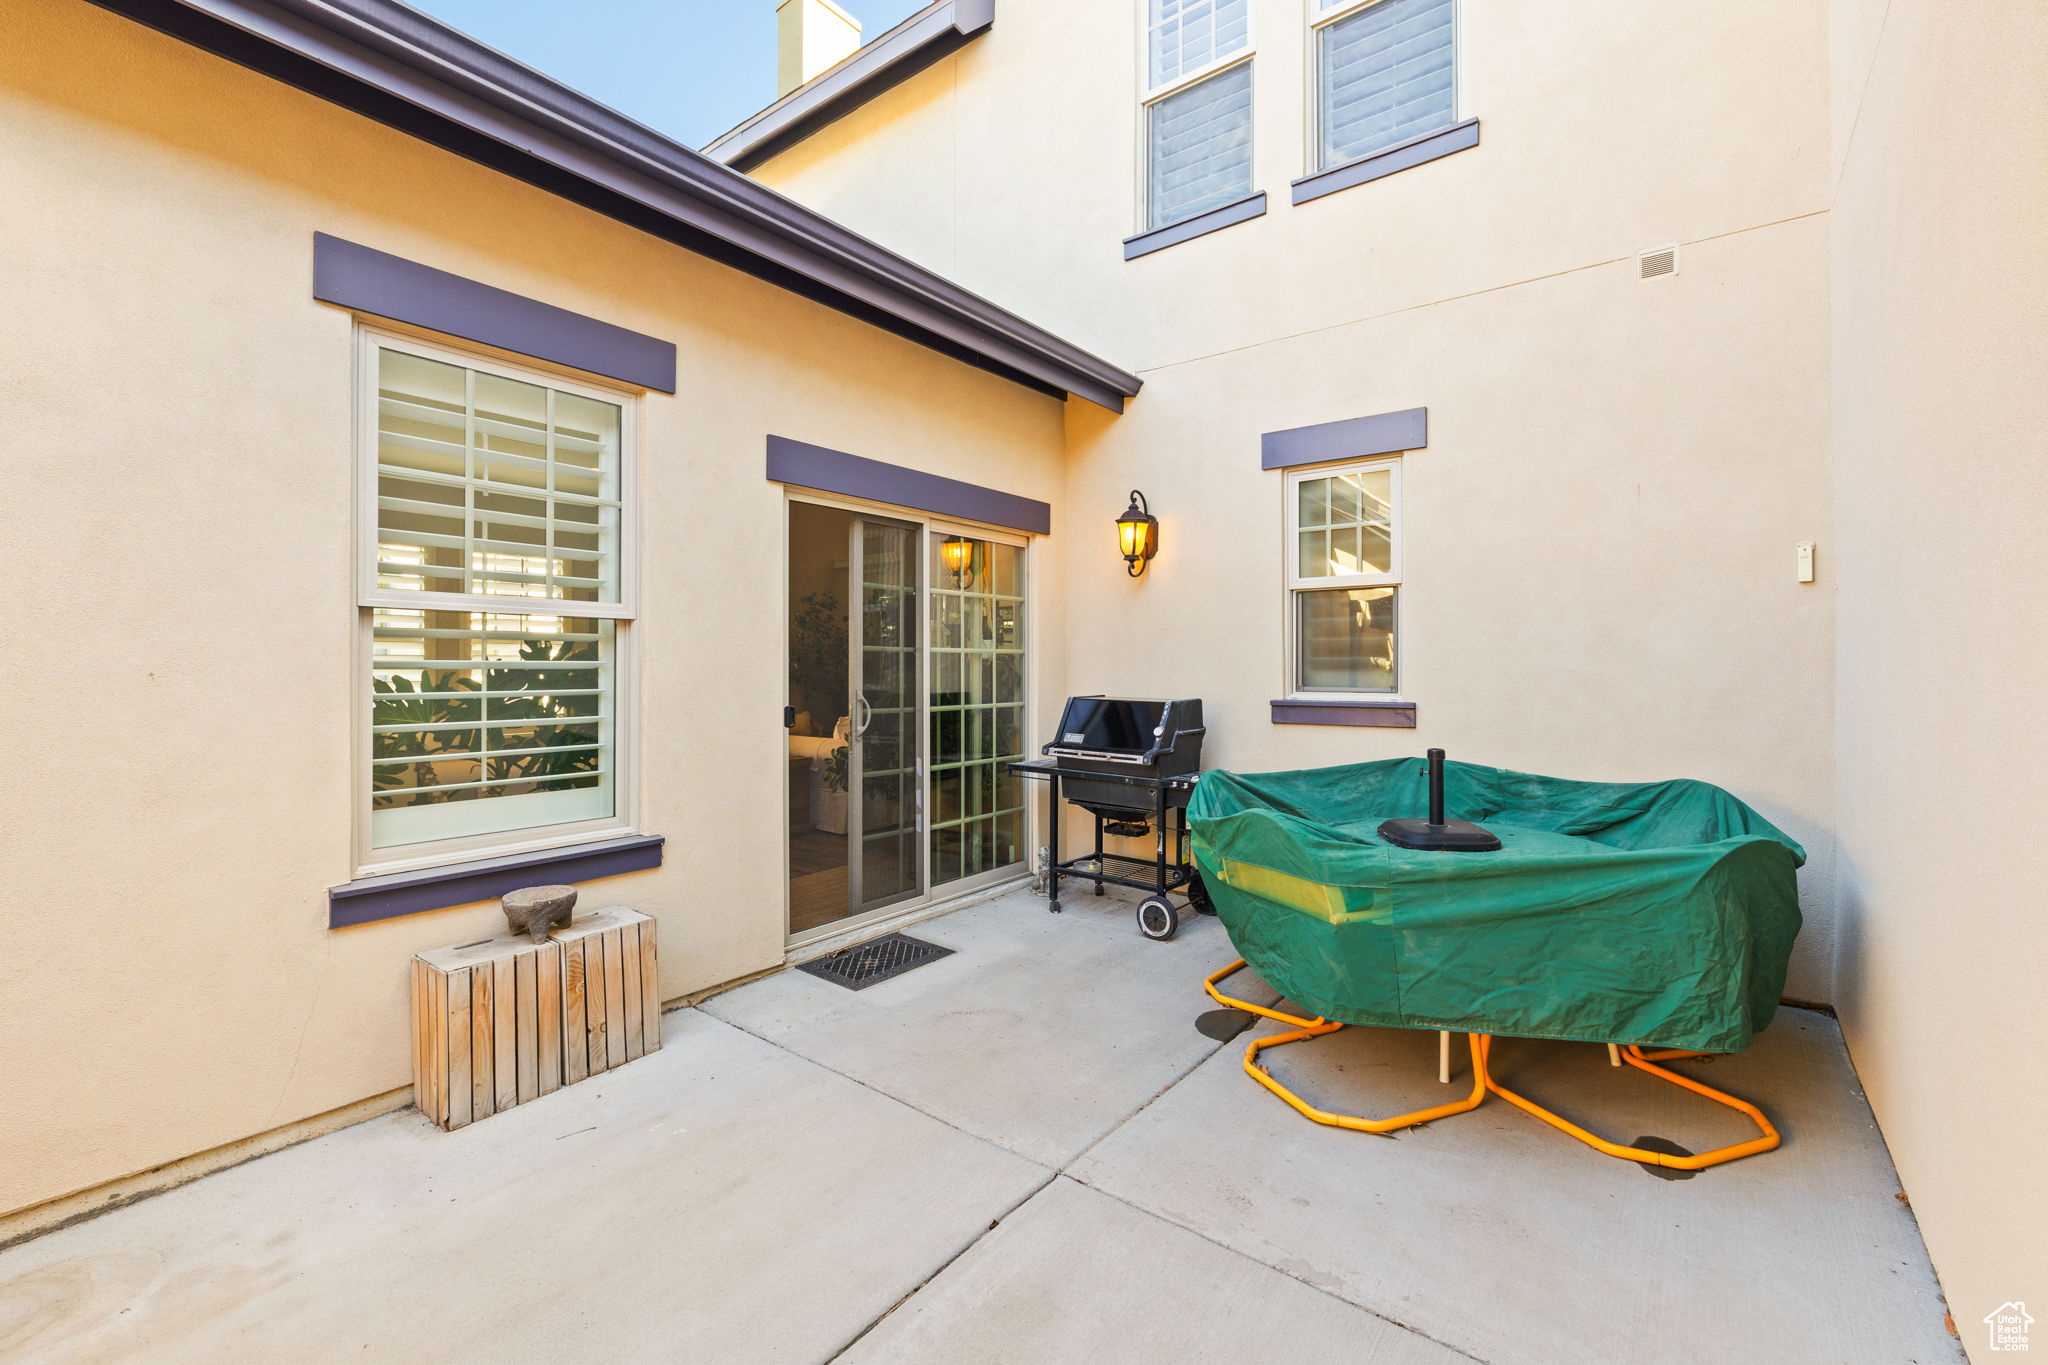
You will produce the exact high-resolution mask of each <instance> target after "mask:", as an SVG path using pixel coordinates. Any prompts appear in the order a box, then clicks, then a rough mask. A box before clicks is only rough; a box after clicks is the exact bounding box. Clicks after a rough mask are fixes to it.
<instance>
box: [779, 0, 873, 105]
mask: <svg viewBox="0 0 2048 1365" xmlns="http://www.w3.org/2000/svg"><path fill="white" fill-rule="evenodd" d="M859 47H860V20H858V19H856V18H854V17H853V16H852V15H851V14H848V13H847V12H846V11H845V10H843V9H841V8H839V6H837V5H835V4H833V3H832V0H782V2H781V3H780V4H778V5H777V6H776V7H775V98H777V99H781V98H782V97H783V96H784V95H787V94H788V93H789V92H790V91H792V90H794V89H796V88H797V87H798V86H799V85H803V84H804V83H806V82H807V81H809V80H811V79H812V78H813V77H815V76H817V75H819V74H821V73H822V72H824V71H826V70H828V69H829V68H831V67H834V66H837V65H838V64H839V63H840V62H842V61H844V60H846V58H848V57H850V56H852V55H853V54H854V51H855V50H856V49H857V48H859Z"/></svg>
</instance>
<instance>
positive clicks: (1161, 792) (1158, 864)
mask: <svg viewBox="0 0 2048 1365" xmlns="http://www.w3.org/2000/svg"><path fill="white" fill-rule="evenodd" d="M1153 795H1155V796H1157V797H1158V798H1159V815H1158V819H1157V820H1155V821H1154V822H1153V828H1154V829H1155V830H1157V831H1158V832H1157V833H1156V834H1155V835H1154V836H1153V840H1152V867H1153V875H1154V876H1155V877H1156V878H1157V879H1158V880H1157V881H1156V883H1155V884H1154V888H1155V889H1156V890H1157V891H1158V893H1159V898H1160V899H1161V900H1164V899H1166V818H1167V817H1166V788H1164V787H1160V788H1158V789H1156V790H1155V791H1154V793H1153Z"/></svg>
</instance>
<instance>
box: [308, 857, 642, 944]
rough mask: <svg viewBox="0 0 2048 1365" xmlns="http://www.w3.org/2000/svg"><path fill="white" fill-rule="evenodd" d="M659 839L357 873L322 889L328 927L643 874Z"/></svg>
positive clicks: (338, 927)
mask: <svg viewBox="0 0 2048 1365" xmlns="http://www.w3.org/2000/svg"><path fill="white" fill-rule="evenodd" d="M664 842H665V841H664V840H663V838H662V837H661V836H660V835H658V834H648V835H633V836H628V837H626V838H620V839H605V840H601V841H599V842H596V843H589V844H571V845H569V846H568V847H566V848H548V849H542V850H541V851H539V852H538V853H521V854H516V855H512V856H509V857H504V858H481V859H478V860H476V861H474V862H467V863H453V864H450V865H448V866H446V867H430V868H426V869H424V870H422V871H418V872H387V873H385V874H383V875H382V876H377V877H362V878H359V879H357V880H356V881H352V882H344V883H342V884H341V885H340V886H331V887H329V888H328V889H327V927H328V928H330V929H347V928H350V927H351V926H353V925H357V924H372V923H375V922H376V921H377V920H380V919H397V918H398V917H399V916H401V915H417V914H419V913H421V912H422V911H425V910H445V909H447V908H448V907H449V906H451V905H468V904H470V903H472V902H474V901H487V900H493V899H495V898H496V897H499V896H502V895H504V894H505V893H506V892H508V891H517V890H518V889H519V888H520V887H522V886H543V885H551V884H553V883H557V882H560V883H564V884H567V885H574V884H575V883H577V882H587V881H594V880H596V879H597V878H599V877H616V876H618V875H619V874H620V873H621V872H643V871H645V870H647V869H648V868H650V867H660V866H661V848H662V844H663V843H664Z"/></svg>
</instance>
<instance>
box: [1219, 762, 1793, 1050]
mask: <svg viewBox="0 0 2048 1365" xmlns="http://www.w3.org/2000/svg"><path fill="white" fill-rule="evenodd" d="M1427 771H1428V769H1427V764H1426V762H1425V761H1424V760H1422V759H1389V760H1386V761H1384V762H1378V763H1360V764H1356V765H1354V766H1349V767H1339V768H1318V769H1313V770H1309V771H1304V772H1290V773H1256V774H1247V773H1231V772H1211V773H1207V774H1205V775H1204V776H1203V777H1202V779H1201V781H1200V783H1199V784H1198V785H1197V786H1196V788H1195V792H1194V795H1193V797H1192V798H1191V799H1190V801H1189V804H1188V820H1189V822H1190V824H1191V825H1192V826H1193V831H1194V833H1193V844H1194V853H1195V858H1196V861H1197V863H1198V864H1199V866H1200V869H1201V873H1202V879H1203V882H1204V883H1205V885H1206V886H1207V888H1208V891H1209V895H1210V898H1211V899H1212V900H1213V901H1214V902H1215V905H1216V911H1217V914H1218V915H1220V916H1221V917H1222V920H1223V923H1224V926H1225V928H1227V929H1228V930H1229V931H1230V937H1231V941H1232V942H1233V943H1235V944H1236V945H1237V949H1238V951H1239V952H1240V953H1242V954H1243V955H1244V957H1245V960H1246V961H1248V962H1249V963H1250V964H1251V965H1252V966H1253V967H1254V968H1255V969H1257V971H1258V973H1259V975H1260V976H1262V977H1264V978H1265V979H1266V981H1267V983H1268V984H1270V985H1271V986H1273V987H1274V988H1275V989H1277V990H1279V991H1282V992H1283V993H1285V995H1286V996H1287V998H1288V999H1290V1000H1292V1001H1293V1002H1294V1003H1295V1004H1297V1005H1300V1006H1303V1007H1305V1008H1306V1009H1308V1010H1311V1011H1313V1012H1315V1013H1317V1014H1320V1015H1322V1016H1323V1017H1324V1018H1326V1019H1332V1020H1337V1021H1340V1022H1343V1023H1347V1024H1368V1025H1378V1026H1382V1027H1391V1028H1415V1029H1451V1030H1454V1031H1456V1032H1460V1033H1489V1034H1496V1035H1503V1036H1509V1037H1523V1038H1561V1039H1571V1040H1577V1041H1581V1042H1589V1043H1640V1044H1644V1045H1656V1046H1660V1047H1678V1048H1694V1049H1698V1050H1700V1051H1703V1052H1734V1051H1739V1050H1740V1049H1742V1048H1744V1047H1746V1046H1748V1044H1749V1040H1750V1037H1751V1035H1752V1034H1754V1033H1756V1032H1757V1031H1759V1030H1761V1029H1762V1028H1764V1027H1765V1026H1766V1025H1768V1024H1769V1023H1770V1021H1771V1016H1772V1014H1773V1012H1774V1011H1775V1010H1776V1008H1777V1004H1778V997H1779V995H1780V993H1781V992H1782V991H1783V990H1784V986H1785V965H1786V962H1787V960H1788V958H1789V957H1790V955H1791V952H1792V940H1793V937H1794V936H1795V935H1796V934H1797V933H1798V932H1799V898H1798V891H1797V886H1796V878H1795V873H1796V870H1797V868H1798V867H1799V865H1800V864H1801V863H1803V862H1804V861H1805V860H1806V854H1805V851H1804V850H1803V849H1801V848H1800V847H1799V845H1798V844H1796V843H1794V842H1793V841H1792V840H1791V839H1790V838H1789V837H1787V836H1786V835H1785V833H1784V832H1783V831H1781V830H1779V829H1778V828H1776V827H1775V826H1774V825H1772V824H1771V823H1770V821H1768V820H1766V819H1764V818H1763V817H1762V816H1760V815H1758V814H1757V813H1756V812H1755V811H1753V810H1751V809H1750V808H1749V807H1747V806H1745V805H1743V804H1742V802H1740V801H1738V800H1736V799H1735V798H1734V797H1733V796H1730V795H1729V794H1728V793H1727V792H1725V791H1722V790H1721V789H1720V788H1719V787H1715V786H1711V785H1709V784H1708V783H1705V782H1690V781H1676V782H1651V783H1643V784H1640V785H1638V784H1631V783H1621V782H1573V781H1568V780H1566V779H1564V778H1557V777H1539V776H1536V775H1534V774H1532V773H1517V772H1509V771H1506V770H1504V769H1500V768H1485V767H1480V766H1477V765H1475V764H1470V763H1456V762H1450V763H1446V764H1445V771H1444V785H1445V801H1446V807H1447V813H1448V814H1449V815H1451V816H1455V817H1457V818H1460V819H1465V820H1472V821H1476V822H1478V823H1480V824H1483V825H1485V826H1486V827H1487V828H1488V829H1490V830H1492V831H1493V832H1494V833H1495V834H1497V835H1499V836H1500V838H1501V842H1502V848H1501V850H1500V851H1499V852H1497V853H1425V852H1417V851H1413V850H1410V849H1403V848H1397V847H1395V846H1393V845H1391V844H1388V843H1386V842H1384V841H1383V840H1381V839H1380V838H1379V836H1378V834H1377V830H1378V828H1379V825H1380V822H1381V821H1382V820H1387V819H1390V818H1396V817H1402V816H1420V815H1426V814H1427V813H1428V805H1429V796H1428V785H1429V784H1428V778H1427V776H1426V774H1427Z"/></svg>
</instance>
